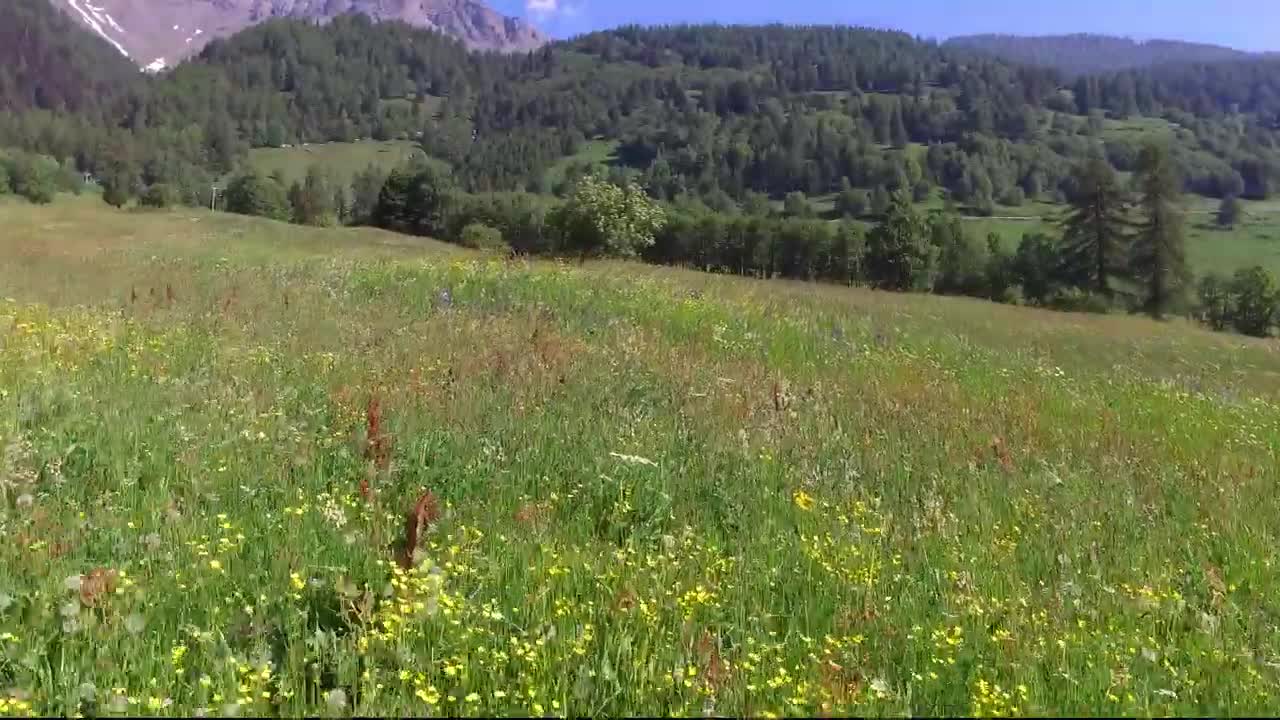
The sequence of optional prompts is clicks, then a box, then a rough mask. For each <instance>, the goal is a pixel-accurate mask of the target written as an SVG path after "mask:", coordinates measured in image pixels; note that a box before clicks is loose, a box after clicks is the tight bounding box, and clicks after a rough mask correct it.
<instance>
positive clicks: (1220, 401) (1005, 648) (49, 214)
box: [0, 198, 1280, 717]
mask: <svg viewBox="0 0 1280 720" xmlns="http://www.w3.org/2000/svg"><path fill="white" fill-rule="evenodd" d="M0 226H2V227H4V228H5V232H4V233H3V234H2V235H0V259H2V260H3V262H0V283H3V288H4V290H3V292H0V448H3V450H2V451H0V453H2V454H0V526H2V529H3V532H4V535H5V537H6V538H7V539H8V541H7V542H5V543H2V544H0V679H2V682H0V714H5V715H48V716H53V715H57V716H71V715H76V714H79V715H82V716H86V717H101V716H105V715H131V716H132V715H192V714H208V715H211V716H218V715H243V716H263V715H289V716H298V715H315V716H319V715H324V716H340V715H445V714H448V715H469V716H480V715H556V716H583V715H593V716H594V715H603V716H617V715H680V716H695V715H703V714H708V715H747V716H759V717H766V716H773V715H800V716H816V715H1143V716H1147V715H1275V714H1277V713H1280V619H1278V618H1280V590H1278V588H1280V557H1277V554H1278V548H1280V544H1277V542H1276V539H1277V537H1280V494H1277V493H1276V491H1275V488H1276V485H1277V482H1280V468H1278V467H1277V463H1276V457H1277V454H1280V351H1278V350H1277V346H1276V344H1275V343H1272V342H1263V341H1255V340H1247V339H1243V338H1239V337H1234V336H1229V335H1222V334H1211V333H1208V332H1204V331H1201V330H1199V329H1197V328H1194V327H1191V326H1189V325H1185V324H1182V323H1165V324H1161V323H1155V322H1150V321H1146V320H1142V319H1135V318H1128V317H1091V316H1075V315H1066V314H1056V313H1049V312H1039V311H1034V310H1027V309H1020V308H1015V307H1007V306H998V305H992V304H989V303H984V302H977V301H971V300H963V299H960V300H952V299H943V298H936V297H927V296H910V295H893V294H884V293H874V292H865V291H858V290H849V289H843V288H835V287H821V286H815V285H809V284H804V283H783V282H765V281H747V280H739V279H733V278H727V277H717V276H710V275H702V274H697V273H692V272H683V271H672V270H668V269H663V268H655V267H646V266H639V265H635V264H632V263H588V264H587V265H585V266H581V267H580V266H578V265H577V264H570V265H558V264H554V263H542V262H536V263H531V264H524V263H507V262H503V261H498V260H495V259H490V258H486V257H484V256H480V255H474V254H469V253H465V252H461V251H457V250H454V249H453V248H451V247H449V246H445V245H441V244H438V243H433V242H430V241H419V240H413V239H407V238H402V237H397V236H393V235H388V234H385V233H381V232H378V231H369V230H328V231H326V230H309V229H305V228H298V227H294V226H286V225H280V224H276V223H272V222H268V221H262V220H255V219H249V218H238V217H232V216H227V215H215V214H211V213H209V212H207V211H201V210H189V209H183V210H177V211H174V212H170V213H143V212H118V211H115V210H112V209H110V208H108V207H107V206H105V205H103V204H102V203H101V202H99V201H97V200H95V199H92V198H85V199H82V200H68V201H65V202H62V203H59V204H55V205H53V206H50V207H46V208H33V207H31V206H28V205H25V204H21V203H17V202H4V203H0Z"/></svg>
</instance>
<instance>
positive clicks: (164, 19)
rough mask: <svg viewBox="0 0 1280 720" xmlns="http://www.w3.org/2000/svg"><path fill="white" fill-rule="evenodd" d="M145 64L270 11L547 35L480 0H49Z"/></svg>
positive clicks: (491, 46) (506, 44) (180, 56)
mask: <svg viewBox="0 0 1280 720" xmlns="http://www.w3.org/2000/svg"><path fill="white" fill-rule="evenodd" d="M49 2H51V3H52V4H54V5H55V6H57V7H58V8H60V9H61V10H63V11H64V12H65V13H66V14H67V15H69V16H70V17H72V18H73V19H75V20H76V21H78V22H79V23H80V24H81V25H83V26H84V27H86V28H88V29H89V30H90V31H92V32H94V33H95V34H97V35H98V36H99V37H101V38H102V39H104V40H105V41H107V42H108V43H109V44H111V45H112V46H113V47H115V49H116V50H118V51H119V52H120V53H121V54H122V55H124V56H125V57H128V58H129V59H130V60H132V61H133V62H134V63H135V64H137V65H138V66H140V67H142V68H143V69H144V70H149V71H152V72H159V71H161V70H165V69H167V68H170V67H173V66H174V65H177V64H178V63H179V62H181V61H182V60H185V59H186V58H188V57H191V56H193V55H195V54H196V53H198V52H199V51H200V50H201V49H202V48H203V47H204V46H205V45H206V44H208V42H209V41H210V40H212V39H214V38H218V37H229V36H231V35H234V34H236V33H237V32H239V31H241V30H244V29H246V28H249V27H251V26H253V25H256V24H258V23H260V22H263V21H265V20H269V19H272V18H280V17H287V18H295V19H305V20H314V21H318V22H328V21H329V20H332V19H333V18H335V17H337V16H339V15H345V14H351V13H359V14H364V15H368V16H369V17H371V18H373V19H375V20H400V21H403V22H406V23H408V24H409V25H412V26H414V27H420V28H427V29H434V30H439V31H441V32H444V33H446V34H448V35H451V36H454V37H457V38H459V39H461V40H462V41H463V42H465V43H466V44H467V46H468V47H470V48H472V49H477V50H497V51H503V52H513V51H525V50H532V49H535V48H537V47H541V46H542V45H543V44H545V43H547V42H549V40H550V39H549V38H548V37H547V36H546V35H544V34H543V33H542V32H540V31H539V30H537V29H536V28H534V27H533V26H532V25H530V24H529V23H527V22H525V21H524V20H521V19H519V18H514V17H509V16H505V15H502V14H501V13H499V12H497V11H496V10H494V9H492V8H491V7H489V6H488V5H486V4H484V3H483V2H478V1H477V0H49Z"/></svg>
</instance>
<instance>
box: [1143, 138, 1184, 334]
mask: <svg viewBox="0 0 1280 720" xmlns="http://www.w3.org/2000/svg"><path fill="white" fill-rule="evenodd" d="M1137 177H1138V192H1139V194H1140V199H1139V204H1140V206H1141V208H1142V213H1143V220H1142V224H1141V225H1140V229H1139V232H1138V234H1137V235H1136V236H1135V237H1134V243H1133V264H1132V269H1133V274H1134V276H1135V277H1136V278H1138V279H1139V280H1141V281H1142V283H1143V285H1144V286H1145V300H1144V303H1143V309H1144V310H1145V311H1146V312H1147V313H1148V314H1149V315H1151V316H1152V317H1154V318H1156V319H1160V318H1162V317H1164V315H1165V313H1166V312H1168V310H1169V309H1170V308H1171V307H1172V306H1173V305H1175V304H1176V303H1177V301H1178V300H1179V299H1180V296H1181V294H1182V292H1183V290H1184V288H1185V286H1186V283H1187V280H1188V278H1189V276H1190V273H1189V272H1188V270H1187V253H1186V241H1185V236H1184V233H1183V220H1182V213H1181V211H1180V210H1179V209H1178V207H1177V205H1178V201H1179V199H1180V198H1181V194H1182V193H1181V181H1180V180H1179V178H1178V173H1177V170H1176V169H1175V168H1174V165H1173V159H1172V158H1171V157H1170V156H1169V149H1168V148H1167V147H1165V146H1164V145H1160V144H1156V143H1148V144H1147V145H1146V146H1145V147H1143V148H1142V153H1141V154H1140V155H1139V156H1138V175H1137Z"/></svg>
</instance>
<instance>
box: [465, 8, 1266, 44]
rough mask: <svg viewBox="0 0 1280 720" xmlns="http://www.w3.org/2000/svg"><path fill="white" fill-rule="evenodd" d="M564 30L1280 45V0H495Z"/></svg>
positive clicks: (551, 28) (558, 32) (544, 24)
mask: <svg viewBox="0 0 1280 720" xmlns="http://www.w3.org/2000/svg"><path fill="white" fill-rule="evenodd" d="M490 2H491V3H492V4H493V6H494V7H495V8H496V9H498V10H501V11H502V12H505V13H507V14H510V15H521V16H525V17H528V18H529V19H530V20H532V21H533V22H535V23H536V24H538V26H539V27H542V28H543V29H544V30H546V31H548V32H549V33H551V34H552V35H554V36H556V37H566V36H569V35H573V34H576V33H580V32H584V31H587V30H594V29H599V28H608V27H614V26H617V25H621V24H625V23H629V22H636V23H641V24H651V23H663V22H705V21H716V22H723V23H761V22H787V23H844V24H852V25H871V26H875V27H888V28H895V29H899V30H906V31H907V32H910V33H913V34H915V35H922V36H925V37H935V38H939V39H942V38H946V37H949V36H952V35H967V34H971V33H979V32H1002V33H1017V34H1026V35H1044V34H1058V33H1068V32H1096V33H1107V34H1111V35H1127V36H1130V37H1136V38H1140V39H1141V38H1169V39H1177V40H1192V41H1197V42H1211V43H1217V44H1221V45H1230V46H1232V47H1238V48H1242V49H1245V50H1280V0H769V1H766V0H736V1H735V0H640V1H639V2H636V1H635V0H490Z"/></svg>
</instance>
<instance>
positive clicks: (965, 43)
mask: <svg viewBox="0 0 1280 720" xmlns="http://www.w3.org/2000/svg"><path fill="white" fill-rule="evenodd" d="M946 45H947V46H948V47H956V48H968V49H971V50H981V51H983V52H987V53H991V54H992V55H996V56H998V57H1002V58H1005V59H1007V60H1012V61H1014V62H1019V63H1026V64H1028V65H1039V66H1042V67H1051V68H1055V69H1058V70H1061V71H1062V72H1064V73H1066V74H1068V75H1087V74H1091V73H1102V72H1112V71H1115V70H1131V69H1134V68H1147V67H1153V66H1156V65H1165V64H1169V63H1214V62H1224V61H1228V60H1248V59H1250V58H1252V57H1254V56H1253V55H1251V54H1250V53H1247V52H1244V51H1242V50H1235V49H1233V48H1228V47H1222V46H1220V45H1206V44H1204V43H1192V42H1182V41H1178V40H1147V41H1138V40H1134V39H1132V38H1125V37H1114V36H1110V35H1093V34H1087V33H1077V34H1073V35H1043V36H1036V37H1028V36H1022V35H966V36H962V37H955V38H951V39H949V40H947V42H946Z"/></svg>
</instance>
